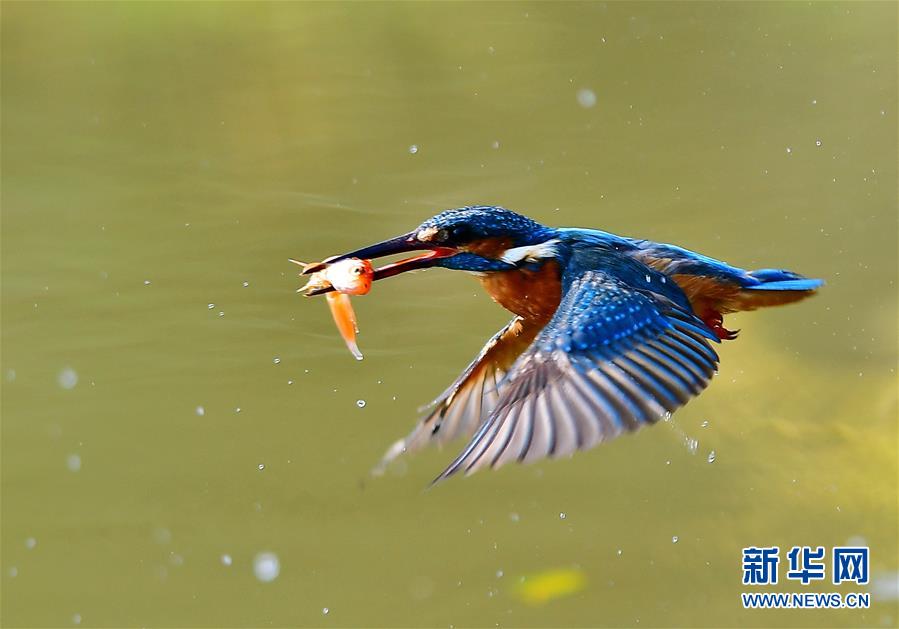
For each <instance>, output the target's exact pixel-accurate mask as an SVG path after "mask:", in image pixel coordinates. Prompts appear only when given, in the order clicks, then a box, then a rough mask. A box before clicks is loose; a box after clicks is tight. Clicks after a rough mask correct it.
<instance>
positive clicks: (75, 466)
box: [66, 454, 81, 472]
mask: <svg viewBox="0 0 899 629" xmlns="http://www.w3.org/2000/svg"><path fill="white" fill-rule="evenodd" d="M66 467H67V468H69V471H70V472H77V471H79V470H80V469H81V457H80V456H78V455H77V454H70V455H69V456H67V457H66Z"/></svg>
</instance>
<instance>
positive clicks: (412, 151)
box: [409, 144, 418, 155]
mask: <svg viewBox="0 0 899 629" xmlns="http://www.w3.org/2000/svg"><path fill="white" fill-rule="evenodd" d="M416 153H418V145H417V144H413V145H412V146H410V147H409V154H410V155H415V154H416Z"/></svg>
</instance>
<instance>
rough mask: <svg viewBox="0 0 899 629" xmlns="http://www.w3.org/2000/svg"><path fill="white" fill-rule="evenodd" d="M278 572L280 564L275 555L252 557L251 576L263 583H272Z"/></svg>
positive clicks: (262, 554) (266, 553)
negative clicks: (253, 575)
mask: <svg viewBox="0 0 899 629" xmlns="http://www.w3.org/2000/svg"><path fill="white" fill-rule="evenodd" d="M280 572H281V562H280V561H278V555H276V554H275V553H269V552H265V553H259V554H257V555H256V556H255V557H253V574H255V575H256V578H257V579H259V580H260V581H262V582H263V583H269V582H271V581H274V580H275V579H277V578H278V574H280Z"/></svg>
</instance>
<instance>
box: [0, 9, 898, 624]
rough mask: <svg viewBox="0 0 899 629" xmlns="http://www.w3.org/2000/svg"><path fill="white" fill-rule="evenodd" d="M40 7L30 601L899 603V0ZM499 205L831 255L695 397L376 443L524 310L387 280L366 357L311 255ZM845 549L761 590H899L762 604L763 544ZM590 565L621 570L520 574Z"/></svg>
mask: <svg viewBox="0 0 899 629" xmlns="http://www.w3.org/2000/svg"><path fill="white" fill-rule="evenodd" d="M0 13H2V18H0V19H2V137H0V140H2V198H0V201H2V373H0V377H2V482H0V489H2V494H0V496H2V538H0V539H2V543H0V552H2V555H0V568H2V573H0V587H2V600H0V610H2V615H0V623H2V625H3V626H8V627H14V626H28V627H31V626H72V625H74V624H77V623H79V622H80V624H81V625H82V626H104V627H111V626H142V627H154V626H160V627H174V626H260V625H261V626H296V625H306V626H308V625H313V626H322V627H347V626H360V625H362V626H377V627H385V626H397V627H413V626H416V627H417V626H427V627H431V626H435V627H449V626H455V627H469V626H477V627H493V626H504V627H505V626H522V627H553V626H577V627H584V626H629V627H651V626H682V625H699V626H708V627H721V626H807V627H819V626H895V625H896V624H897V623H899V611H897V603H896V599H895V598H891V596H890V588H891V587H893V588H895V581H896V578H897V576H896V574H897V570H899V560H897V553H899V550H897V537H899V533H897V494H899V492H897V447H899V446H897V375H896V364H897V351H896V346H897V305H896V304H897V299H896V296H897V283H896V281H897V196H896V195H897V193H896V189H897V178H896V151H897V124H896V120H897V67H896V29H897V5H896V4H893V3H864V2H862V3H823V2H822V3H799V2H791V3H786V2H783V3H778V2H771V3H762V2H759V3H733V4H732V3H714V2H709V3H697V4H690V3H678V2H672V3H664V4H653V3H639V4H629V3H610V4H605V3H558V4H556V3H496V4H493V3H486V2H485V3H463V4H455V3H423V2H418V3H396V4H381V3H271V4H255V3H240V2H238V3H224V2H222V3H216V2H211V3H199V2H196V3H168V2H158V3H151V2H128V3H124V2H123V3H88V2H73V3H24V2H3V3H2V5H0ZM413 147H414V148H413ZM471 203H490V204H501V205H504V206H506V207H509V208H512V209H516V210H518V211H520V212H522V213H525V214H528V215H530V216H532V217H534V218H535V219H537V220H540V221H542V222H545V223H547V224H551V225H566V226H584V227H595V228H602V229H606V230H610V231H614V232H616V233H621V234H626V235H632V236H640V237H646V238H653V239H657V240H663V241H667V242H674V243H677V244H680V245H682V246H686V247H690V248H693V249H696V250H699V251H702V252H703V253H706V254H708V255H712V256H715V257H719V258H723V259H725V260H727V261H729V262H732V263H734V264H738V265H740V266H744V267H747V268H758V267H784V268H789V269H793V270H796V271H799V272H802V273H805V274H808V275H811V276H816V277H822V278H824V279H826V281H827V286H826V287H825V288H824V289H823V290H822V291H821V294H820V296H818V297H816V298H815V299H812V300H809V301H806V302H803V303H802V304H798V305H795V306H790V307H787V308H782V309H772V310H766V311H760V312H755V313H747V314H743V315H737V316H735V317H732V318H730V319H729V320H728V325H729V327H732V328H742V334H741V336H740V338H739V339H738V340H737V341H734V342H728V343H726V344H724V346H723V347H722V348H720V354H721V358H722V363H721V371H720V374H719V375H718V377H717V378H716V380H715V381H714V382H713V384H712V386H711V387H710V388H709V390H708V391H707V392H706V393H704V394H703V395H702V396H701V397H700V398H698V399H696V400H695V401H693V402H691V403H690V404H689V405H688V406H687V407H686V408H684V409H683V410H681V411H680V412H678V413H677V414H676V415H675V417H674V421H673V422H671V423H670V424H663V425H660V426H657V427H655V428H653V429H651V430H646V431H643V432H640V433H639V434H637V435H632V436H628V437H624V438H621V439H619V440H617V441H614V442H612V443H609V444H606V445H604V446H602V447H601V448H598V449H596V450H594V451H591V452H587V453H582V454H579V455H578V456H576V457H574V458H573V459H570V460H563V461H553V462H545V463H540V464H538V465H534V466H530V467H519V466H509V467H506V468H503V469H502V470H500V471H497V472H492V473H480V474H477V475H476V476H473V477H471V478H467V479H453V480H452V481H450V482H447V483H445V484H443V485H441V486H439V487H437V488H436V489H434V490H431V491H424V488H425V487H426V485H427V483H428V482H429V481H430V479H431V478H432V477H433V476H434V475H435V474H436V473H438V472H439V471H440V470H441V469H442V468H443V466H444V465H445V464H446V463H447V462H448V461H449V460H451V459H452V457H453V455H454V453H455V452H456V446H454V447H453V448H451V449H449V450H447V449H444V450H443V451H438V450H433V451H428V452H426V453H422V454H420V455H417V456H412V457H408V458H406V459H403V460H402V461H401V462H400V463H399V464H398V465H396V466H394V467H393V468H391V470H390V471H389V472H388V473H387V474H386V475H385V476H384V477H381V478H372V477H371V476H370V475H369V470H370V468H371V467H372V465H373V464H374V463H375V462H376V461H377V460H378V458H379V457H380V456H381V454H382V452H383V451H384V450H385V449H386V448H387V446H388V445H389V444H391V443H392V442H393V441H394V440H395V439H397V438H398V437H400V436H402V435H403V434H404V433H405V432H407V431H408V430H409V429H411V427H412V426H413V425H414V422H415V420H416V408H417V407H418V406H419V405H421V404H423V403H425V402H427V401H429V399H430V398H432V397H433V396H435V395H436V394H437V393H439V392H440V390H442V388H443V387H444V386H445V385H446V384H448V383H449V382H450V381H451V380H452V379H453V378H454V377H455V376H456V374H457V373H458V372H459V371H460V369H461V368H462V367H463V366H464V364H465V363H466V362H467V361H468V360H469V359H470V358H471V357H472V356H473V355H474V354H475V353H476V352H477V350H478V349H479V348H480V346H481V344H482V343H483V342H484V341H485V340H486V338H487V337H488V336H489V335H490V334H492V333H493V332H494V331H495V330H496V329H498V328H499V327H500V326H501V325H502V324H503V323H504V322H505V321H507V320H508V317H509V315H508V314H507V313H505V312H504V311H502V309H501V308H499V307H498V306H496V305H495V304H493V303H492V302H491V301H490V299H489V298H487V297H486V296H484V295H483V294H482V293H481V291H480V287H479V286H478V285H477V283H476V282H474V281H472V279H471V278H470V277H467V276H466V275H465V274H463V273H453V272H450V271H444V270H435V271H428V272H423V273H418V274H410V275H406V276H402V277H400V278H396V279H393V280H390V281H386V282H383V283H379V284H378V285H376V286H375V289H374V290H373V291H372V293H371V294H370V295H368V296H366V297H364V298H359V299H356V300H355V304H356V311H357V313H358V315H359V321H360V327H361V329H362V334H361V336H360V338H359V343H360V346H361V347H362V349H363V351H364V352H365V356H366V358H365V360H364V361H362V362H361V363H357V362H356V361H354V360H353V359H352V357H351V356H350V355H349V353H348V352H347V351H346V348H345V347H343V344H342V343H341V341H340V339H339V337H338V336H337V333H336V331H335V330H334V327H333V324H332V322H331V321H330V318H329V316H328V313H327V308H326V307H325V305H324V303H323V302H322V301H320V300H308V299H304V298H302V297H300V296H298V295H296V293H295V292H294V290H295V289H296V288H297V287H298V286H299V285H300V280H299V278H297V277H296V268H295V267H292V265H290V264H289V263H288V262H287V258H288V257H297V258H301V259H309V260H311V259H318V258H322V257H324V256H326V255H329V254H334V253H339V252H342V251H345V250H348V249H351V248H355V247H357V246H360V245H363V244H368V243H370V242H373V241H375V240H378V239H381V238H386V237H390V236H394V235H396V234H399V233H402V232H405V231H408V230H409V229H411V228H413V227H414V226H416V225H417V224H418V223H419V222H420V221H421V220H423V219H424V218H426V217H428V216H430V215H431V214H433V213H435V212H437V211H439V210H441V209H444V208H448V207H455V206H459V205H465V204H471ZM358 401H363V402H364V406H363V405H362V403H361V402H358ZM357 402H358V403H357ZM360 406H361V407H360ZM706 422H707V423H706ZM691 440H696V442H697V443H696V446H695V447H690V446H689V445H688V442H689V441H691ZM461 445H462V444H459V445H458V447H461ZM712 452H714V457H713V458H714V462H711V463H710V462H709V455H710V454H711V453H712ZM675 538H676V542H675ZM847 542H851V543H864V544H867V545H869V546H870V548H871V574H872V583H871V584H870V585H869V586H866V587H861V588H860V587H857V586H856V587H853V586H845V585H843V586H839V587H837V586H833V585H831V584H830V583H829V582H824V583H818V584H811V585H809V586H801V585H799V584H798V583H794V582H790V581H786V580H785V579H784V577H783V572H782V573H781V583H779V584H778V585H777V586H773V587H769V588H758V589H757V591H841V592H851V591H865V592H871V593H874V595H875V596H874V600H873V602H872V607H871V608H870V609H869V610H863V611H859V610H836V611H834V610H819V611H809V610H806V611H798V610H782V611H746V610H743V609H742V605H741V603H740V598H739V593H740V592H742V591H744V590H746V589H747V588H746V587H744V586H742V584H741V564H740V562H741V549H742V548H743V547H744V546H749V545H780V546H781V547H783V548H786V547H789V546H792V545H812V546H815V545H822V546H825V547H827V548H828V549H829V548H830V547H832V546H835V545H841V544H845V543H847ZM265 552H269V553H273V554H274V556H275V557H277V561H278V565H279V572H278V575H277V577H276V578H274V580H270V581H264V580H261V579H260V578H258V577H257V575H256V574H255V572H254V558H257V559H258V555H259V553H265ZM782 561H784V562H785V557H782ZM267 566H268V567H269V568H270V567H271V564H266V563H265V562H264V561H262V562H258V561H257V564H256V568H259V569H261V575H262V576H263V577H266V576H267V577H271V576H273V573H272V572H271V571H269V572H266V570H265V569H266V567H267ZM556 569H562V570H568V571H571V572H573V573H576V574H580V575H582V587H581V589H577V588H573V590H574V591H572V592H571V593H569V594H568V595H567V596H561V595H560V596H559V597H557V598H554V599H552V600H549V601H548V602H545V603H544V604H539V605H538V604H533V603H532V602H529V601H528V599H527V598H526V597H523V596H522V594H521V592H522V590H520V588H519V586H520V584H521V580H522V578H525V579H535V578H537V577H536V575H539V574H541V573H544V572H546V571H550V570H556ZM828 574H829V573H828ZM526 582H527V581H526ZM891 584H892V585H891ZM893 596H895V595H893Z"/></svg>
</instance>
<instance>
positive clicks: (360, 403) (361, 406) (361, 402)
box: [356, 400, 365, 408]
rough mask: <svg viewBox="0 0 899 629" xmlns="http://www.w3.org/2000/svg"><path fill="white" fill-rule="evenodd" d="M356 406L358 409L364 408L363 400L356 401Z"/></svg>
mask: <svg viewBox="0 0 899 629" xmlns="http://www.w3.org/2000/svg"><path fill="white" fill-rule="evenodd" d="M356 406H358V407H359V408H365V400H356Z"/></svg>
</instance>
